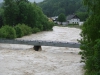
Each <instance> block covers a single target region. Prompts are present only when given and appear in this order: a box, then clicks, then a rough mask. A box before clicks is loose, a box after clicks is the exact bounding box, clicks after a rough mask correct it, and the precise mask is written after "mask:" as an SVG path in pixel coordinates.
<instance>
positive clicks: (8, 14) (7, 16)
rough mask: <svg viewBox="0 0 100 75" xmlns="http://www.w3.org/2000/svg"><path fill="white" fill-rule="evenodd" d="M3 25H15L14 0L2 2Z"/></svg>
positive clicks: (15, 10) (16, 12) (15, 9)
mask: <svg viewBox="0 0 100 75" xmlns="http://www.w3.org/2000/svg"><path fill="white" fill-rule="evenodd" d="M3 8H4V23H5V24H7V25H11V26H14V25H16V19H17V15H18V14H19V11H18V6H17V4H16V2H15V1H14V0H4V5H3Z"/></svg>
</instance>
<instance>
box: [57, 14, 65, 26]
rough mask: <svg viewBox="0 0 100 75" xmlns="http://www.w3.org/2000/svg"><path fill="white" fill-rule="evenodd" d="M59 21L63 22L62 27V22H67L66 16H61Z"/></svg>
mask: <svg viewBox="0 0 100 75" xmlns="http://www.w3.org/2000/svg"><path fill="white" fill-rule="evenodd" d="M58 21H59V22H61V25H62V22H65V21H66V16H65V14H63V13H61V14H60V15H59V16H58Z"/></svg>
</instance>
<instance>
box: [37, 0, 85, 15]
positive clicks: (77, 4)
mask: <svg viewBox="0 0 100 75" xmlns="http://www.w3.org/2000/svg"><path fill="white" fill-rule="evenodd" d="M38 5H39V6H40V7H41V8H42V10H43V12H44V13H45V14H46V15H47V16H48V17H51V16H57V15H59V14H60V13H64V14H65V15H69V14H73V13H76V12H85V11H86V8H85V7H84V6H83V4H82V0H44V1H43V2H40V3H39V4H38Z"/></svg>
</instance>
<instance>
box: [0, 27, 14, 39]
mask: <svg viewBox="0 0 100 75" xmlns="http://www.w3.org/2000/svg"><path fill="white" fill-rule="evenodd" d="M0 38H7V39H14V38H16V31H15V30H14V28H13V27H11V26H8V25H5V26H3V27H2V28H1V29H0Z"/></svg>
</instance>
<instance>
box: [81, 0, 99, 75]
mask: <svg viewBox="0 0 100 75" xmlns="http://www.w3.org/2000/svg"><path fill="white" fill-rule="evenodd" d="M83 1H84V4H85V5H86V6H87V7H88V11H89V14H90V17H89V18H88V19H87V21H86V22H85V23H84V25H83V27H82V32H81V36H82V37H83V38H82V39H81V40H80V43H81V47H80V48H81V50H82V51H81V52H80V54H81V55H82V61H83V62H84V63H85V67H84V68H85V75H100V13H98V12H100V10H99V9H100V0H83Z"/></svg>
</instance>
